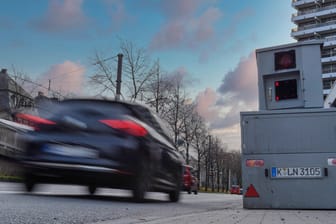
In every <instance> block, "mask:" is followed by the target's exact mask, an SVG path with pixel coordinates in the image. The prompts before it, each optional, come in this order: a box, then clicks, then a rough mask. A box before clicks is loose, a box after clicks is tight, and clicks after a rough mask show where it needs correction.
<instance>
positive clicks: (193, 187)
mask: <svg viewBox="0 0 336 224" xmlns="http://www.w3.org/2000/svg"><path fill="white" fill-rule="evenodd" d="M182 190H183V191H187V192H188V194H191V192H193V193H194V194H197V193H198V179H197V177H196V176H195V175H193V167H192V166H189V165H184V166H183V185H182Z"/></svg>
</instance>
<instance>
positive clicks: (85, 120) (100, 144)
mask: <svg viewBox="0 0 336 224" xmlns="http://www.w3.org/2000/svg"><path fill="white" fill-rule="evenodd" d="M48 109H49V110H50V111H51V113H50V114H49V115H48V116H47V117H43V118H42V117H38V116H36V115H30V114H20V113H18V114H16V115H15V120H16V121H17V122H19V123H25V124H28V125H30V126H32V127H33V128H34V129H35V130H34V131H28V132H27V133H26V134H24V135H23V136H22V139H23V143H24V145H25V146H24V155H23V156H22V157H21V162H22V165H23V166H24V168H25V169H24V170H25V176H24V177H25V178H24V182H25V186H26V189H27V191H32V190H33V188H34V186H35V184H38V183H64V184H79V185H86V186H88V190H89V193H91V194H94V193H95V191H96V188H97V187H111V188H119V189H130V190H131V191H132V192H133V198H134V199H135V200H136V201H143V200H144V198H145V193H146V192H147V191H157V192H164V193H167V194H168V195H169V199H170V201H172V202H176V201H178V200H179V195H180V189H181V185H182V181H181V179H182V163H183V158H182V156H181V154H180V153H179V152H178V151H177V149H176V148H175V146H174V144H173V142H172V140H171V139H170V138H169V135H168V134H167V132H166V129H165V127H164V125H163V123H162V121H161V120H160V119H159V118H158V117H157V116H156V115H155V114H154V113H152V112H151V110H150V109H149V108H147V107H145V106H142V105H139V104H132V103H126V102H120V101H108V100H97V99H71V100H64V101H61V102H59V103H57V104H54V105H53V106H52V107H51V108H48Z"/></svg>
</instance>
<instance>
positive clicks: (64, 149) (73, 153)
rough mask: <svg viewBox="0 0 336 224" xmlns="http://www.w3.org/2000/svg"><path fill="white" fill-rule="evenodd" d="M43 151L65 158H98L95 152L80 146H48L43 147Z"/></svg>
mask: <svg viewBox="0 0 336 224" xmlns="http://www.w3.org/2000/svg"><path fill="white" fill-rule="evenodd" d="M43 151H44V152H47V153H50V154H55V155H59V156H67V157H81V158H97V157H98V153H97V151H96V150H94V149H90V148H86V147H81V146H71V145H56V144H49V145H45V146H44V147H43Z"/></svg>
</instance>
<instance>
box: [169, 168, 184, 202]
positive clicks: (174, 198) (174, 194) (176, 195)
mask: <svg viewBox="0 0 336 224" xmlns="http://www.w3.org/2000/svg"><path fill="white" fill-rule="evenodd" d="M175 176H176V179H175V183H176V185H175V189H174V190H173V191H171V192H169V200H170V201H171V202H178V201H179V200H180V192H181V186H182V182H181V174H180V173H179V172H177V173H176V175H175Z"/></svg>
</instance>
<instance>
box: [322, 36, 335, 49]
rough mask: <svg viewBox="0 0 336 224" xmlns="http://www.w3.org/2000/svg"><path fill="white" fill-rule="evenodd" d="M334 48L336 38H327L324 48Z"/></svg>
mask: <svg viewBox="0 0 336 224" xmlns="http://www.w3.org/2000/svg"><path fill="white" fill-rule="evenodd" d="M333 46H336V36H330V37H325V38H324V43H323V47H333Z"/></svg>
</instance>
